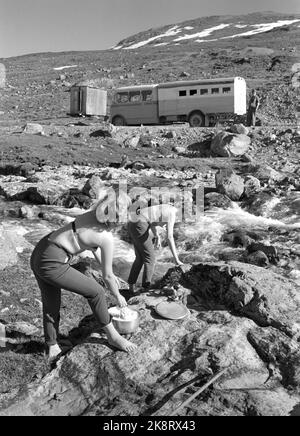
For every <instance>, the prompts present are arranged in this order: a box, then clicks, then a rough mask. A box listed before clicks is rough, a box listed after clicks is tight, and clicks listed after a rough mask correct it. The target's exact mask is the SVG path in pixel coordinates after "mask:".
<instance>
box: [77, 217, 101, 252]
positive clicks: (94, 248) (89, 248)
mask: <svg viewBox="0 0 300 436" xmlns="http://www.w3.org/2000/svg"><path fill="white" fill-rule="evenodd" d="M71 225H72V231H73V235H74V239H75V241H76V242H77V245H78V247H79V248H80V249H81V245H82V243H81V244H80V243H79V239H78V233H77V229H76V224H75V220H74V221H72V223H71ZM87 249H88V250H92V251H96V250H97V249H98V246H97V247H87Z"/></svg>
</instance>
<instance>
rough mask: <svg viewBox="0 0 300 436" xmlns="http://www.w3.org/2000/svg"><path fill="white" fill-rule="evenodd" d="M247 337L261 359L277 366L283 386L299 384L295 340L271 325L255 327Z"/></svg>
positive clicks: (299, 352)
mask: <svg viewBox="0 0 300 436" xmlns="http://www.w3.org/2000/svg"><path fill="white" fill-rule="evenodd" d="M248 338H249V341H250V343H251V344H252V346H253V347H254V348H255V349H256V351H257V353H258V354H259V356H260V357H261V359H262V360H263V361H264V362H266V363H267V364H269V365H270V364H271V365H272V366H275V367H277V368H278V370H279V371H280V373H281V377H282V384H283V385H284V386H286V387H292V386H294V387H295V386H297V387H299V386H300V366H299V363H300V346H299V343H298V342H297V341H295V340H294V339H292V338H290V337H288V336H286V335H285V334H284V333H282V332H281V331H279V330H277V329H275V328H273V327H268V328H264V329H262V328H259V327H257V328H256V329H253V330H251V331H250V332H249V335H248Z"/></svg>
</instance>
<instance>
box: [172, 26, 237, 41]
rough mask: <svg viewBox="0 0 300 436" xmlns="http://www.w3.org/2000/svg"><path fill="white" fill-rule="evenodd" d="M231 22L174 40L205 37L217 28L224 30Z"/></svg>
mask: <svg viewBox="0 0 300 436" xmlns="http://www.w3.org/2000/svg"><path fill="white" fill-rule="evenodd" d="M229 26H230V24H219V25H218V26H214V27H210V28H209V29H205V30H202V32H198V33H193V34H191V35H184V36H180V37H179V38H176V39H174V41H176V42H178V41H183V40H186V39H195V38H205V37H206V36H209V35H210V34H211V33H212V32H215V31H216V30H222V29H225V28H226V27H229Z"/></svg>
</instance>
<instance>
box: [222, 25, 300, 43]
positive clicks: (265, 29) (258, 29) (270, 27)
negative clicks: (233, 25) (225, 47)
mask: <svg viewBox="0 0 300 436" xmlns="http://www.w3.org/2000/svg"><path fill="white" fill-rule="evenodd" d="M298 21H300V20H279V21H277V22H275V23H262V24H251V27H256V29H254V30H249V31H248V32H243V33H237V34H236V35H230V36H223V37H222V38H220V39H228V38H239V37H241V36H251V35H257V34H258V33H265V32H269V31H270V30H273V29H276V28H278V27H282V26H289V25H291V24H294V23H297V22H298Z"/></svg>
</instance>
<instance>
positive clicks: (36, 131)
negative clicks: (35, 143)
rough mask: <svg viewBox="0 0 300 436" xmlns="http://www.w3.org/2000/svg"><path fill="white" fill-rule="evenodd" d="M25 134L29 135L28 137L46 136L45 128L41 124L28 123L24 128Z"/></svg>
mask: <svg viewBox="0 0 300 436" xmlns="http://www.w3.org/2000/svg"><path fill="white" fill-rule="evenodd" d="M23 131H24V133H27V134H28V135H43V134H44V128H43V126H41V125H40V124H37V123H27V124H26V126H25V127H24V130H23Z"/></svg>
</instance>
